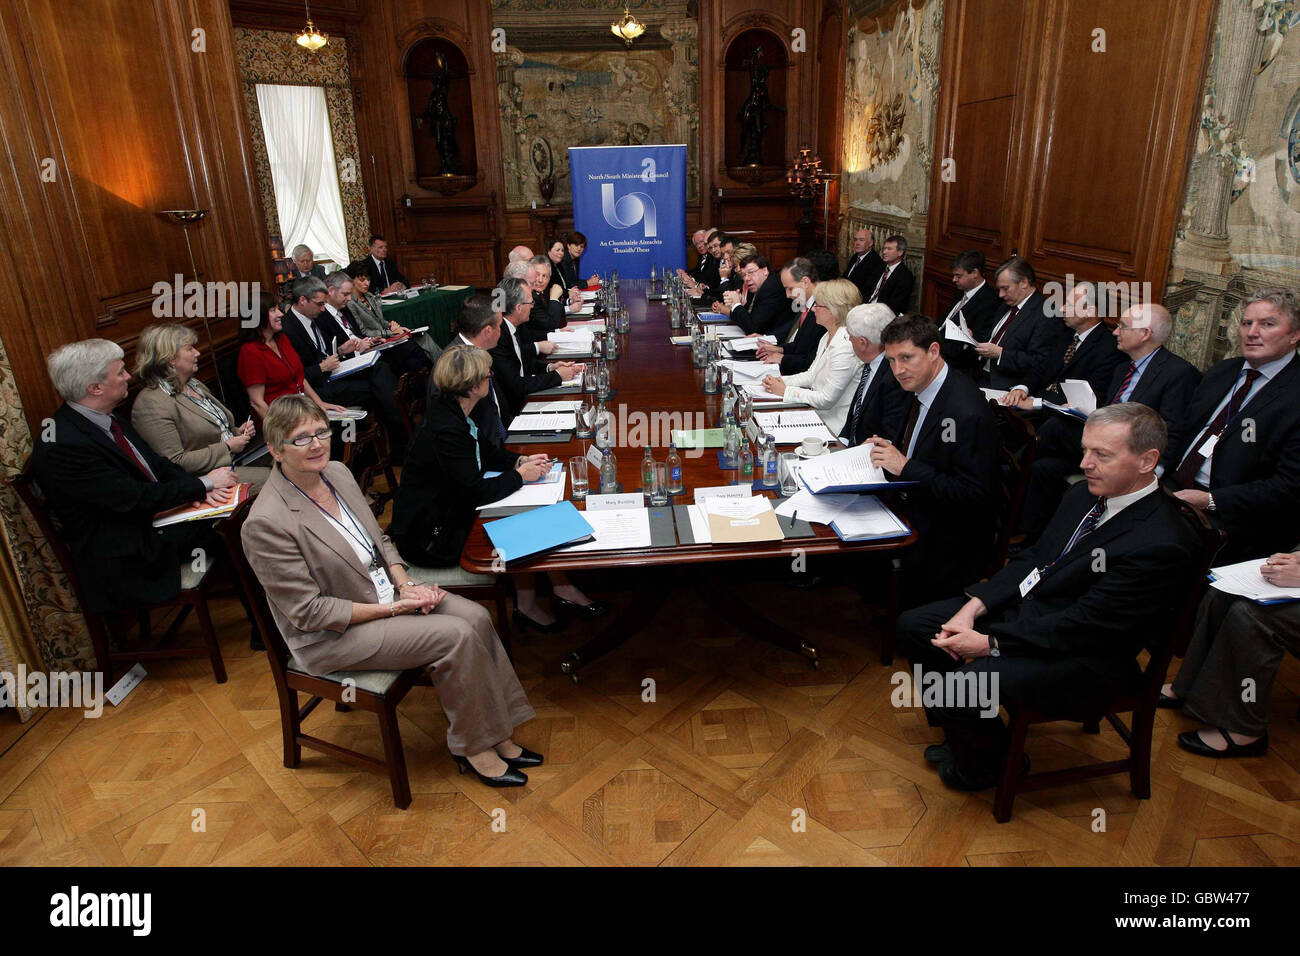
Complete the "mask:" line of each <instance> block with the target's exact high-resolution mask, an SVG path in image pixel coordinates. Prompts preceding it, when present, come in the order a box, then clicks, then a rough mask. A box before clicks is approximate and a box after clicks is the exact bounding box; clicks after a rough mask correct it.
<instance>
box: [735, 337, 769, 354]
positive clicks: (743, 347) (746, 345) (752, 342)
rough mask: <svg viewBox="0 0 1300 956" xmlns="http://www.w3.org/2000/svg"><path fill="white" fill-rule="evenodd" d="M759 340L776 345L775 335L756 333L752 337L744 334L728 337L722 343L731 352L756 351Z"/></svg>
mask: <svg viewBox="0 0 1300 956" xmlns="http://www.w3.org/2000/svg"><path fill="white" fill-rule="evenodd" d="M759 342H766V343H767V344H768V345H776V336H775V335H758V336H754V337H753V338H751V337H750V336H745V337H744V338H739V339H730V340H728V341H727V342H725V343H723V347H724V348H726V350H727V351H728V352H731V353H732V354H735V353H736V352H756V351H758V343H759Z"/></svg>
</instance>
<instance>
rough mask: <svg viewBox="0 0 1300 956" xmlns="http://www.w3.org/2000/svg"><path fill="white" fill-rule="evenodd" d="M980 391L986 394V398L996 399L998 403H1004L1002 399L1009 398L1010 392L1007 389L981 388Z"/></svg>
mask: <svg viewBox="0 0 1300 956" xmlns="http://www.w3.org/2000/svg"><path fill="white" fill-rule="evenodd" d="M980 391H981V392H983V393H984V397H985V398H992V399H996V400H997V401H1002V399H1004V398H1006V397H1007V392H1008V391H1009V390H1008V389H1005V388H981V389H980Z"/></svg>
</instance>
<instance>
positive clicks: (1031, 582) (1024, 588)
mask: <svg viewBox="0 0 1300 956" xmlns="http://www.w3.org/2000/svg"><path fill="white" fill-rule="evenodd" d="M1042 579H1043V576H1042V575H1041V574H1040V573H1039V572H1038V569H1037V568H1034V570H1032V571H1030V572H1029V573H1028V574H1026V575H1025V579H1024V580H1023V581H1021V582H1020V596H1021V597H1024V596H1025V595H1026V594H1028V593H1029V592H1030V591H1032V590H1033V589H1034V586H1035V585H1037V584H1038V582H1039V581H1041V580H1042Z"/></svg>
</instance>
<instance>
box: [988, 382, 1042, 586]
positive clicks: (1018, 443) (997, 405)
mask: <svg viewBox="0 0 1300 956" xmlns="http://www.w3.org/2000/svg"><path fill="white" fill-rule="evenodd" d="M989 405H991V406H992V408H993V413H994V415H996V416H997V419H998V436H999V439H1000V440H999V442H998V462H999V465H1000V468H999V469H998V471H999V474H1000V475H1001V484H1002V500H1003V506H1002V513H1001V516H1000V520H999V521H998V528H997V532H996V534H997V537H996V539H995V543H994V546H993V555H992V557H991V558H990V559H989V566H988V570H987V571H986V572H985V573H986V574H987V575H988V576H992V575H994V574H996V573H997V571H998V569H999V568H1001V567H1002V566H1003V565H1004V564H1006V563H1007V551H1008V549H1009V548H1010V547H1011V537H1012V535H1013V534H1014V533H1015V529H1016V525H1017V524H1018V523H1019V522H1020V511H1021V509H1022V508H1023V507H1024V504H1025V494H1026V492H1027V491H1028V490H1029V470H1030V468H1032V467H1033V464H1034V458H1035V456H1036V455H1037V445H1036V443H1035V441H1034V426H1033V425H1031V424H1030V423H1029V422H1028V421H1026V420H1025V418H1024V417H1023V416H1022V415H1020V414H1019V413H1017V412H1016V410H1015V409H1012V408H1008V407H1007V406H1006V405H1003V404H1002V403H1001V402H998V401H996V400H994V399H989Z"/></svg>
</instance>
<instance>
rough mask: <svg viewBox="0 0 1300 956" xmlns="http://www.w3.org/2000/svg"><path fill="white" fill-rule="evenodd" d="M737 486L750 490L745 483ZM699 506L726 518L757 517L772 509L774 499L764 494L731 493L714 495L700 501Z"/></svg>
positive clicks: (705, 510) (705, 511)
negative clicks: (737, 494)
mask: <svg viewBox="0 0 1300 956" xmlns="http://www.w3.org/2000/svg"><path fill="white" fill-rule="evenodd" d="M737 487H739V488H742V489H744V490H745V491H746V492H748V491H749V489H748V488H745V486H744V485H738V486H737ZM699 507H700V508H701V509H702V510H703V511H704V513H705V514H711V515H721V516H722V517H724V518H742V519H743V518H757V517H758V516H759V515H761V514H763V513H764V512H766V511H771V510H772V501H771V499H770V498H766V497H764V496H763V495H755V494H746V495H745V496H744V497H740V496H734V497H733V496H731V495H712V496H710V497H708V498H705V499H704V500H703V501H702V502H700V505H699Z"/></svg>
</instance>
